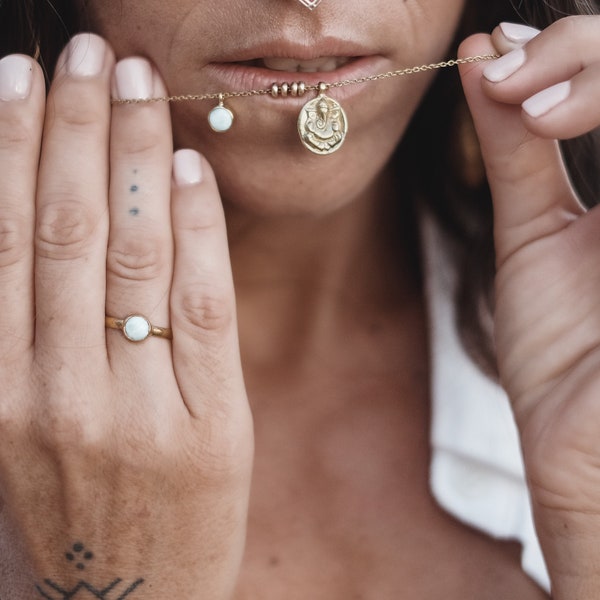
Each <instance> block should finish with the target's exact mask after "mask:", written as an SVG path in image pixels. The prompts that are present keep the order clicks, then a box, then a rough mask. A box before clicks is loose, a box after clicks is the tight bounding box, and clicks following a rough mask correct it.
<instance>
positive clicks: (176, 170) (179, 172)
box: [173, 150, 202, 187]
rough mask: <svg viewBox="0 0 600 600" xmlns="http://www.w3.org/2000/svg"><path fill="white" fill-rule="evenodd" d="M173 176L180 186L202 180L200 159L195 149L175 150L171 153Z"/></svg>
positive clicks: (194, 183)
mask: <svg viewBox="0 0 600 600" xmlns="http://www.w3.org/2000/svg"><path fill="white" fill-rule="evenodd" d="M173 178H174V179H175V183H176V184H177V185H178V186H180V187H185V186H188V185H196V184H198V183H200V182H201V181H202V161H201V160H200V155H199V154H198V152H196V151H195V150H177V152H175V154H174V155H173Z"/></svg>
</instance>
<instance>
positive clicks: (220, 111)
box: [112, 54, 499, 155]
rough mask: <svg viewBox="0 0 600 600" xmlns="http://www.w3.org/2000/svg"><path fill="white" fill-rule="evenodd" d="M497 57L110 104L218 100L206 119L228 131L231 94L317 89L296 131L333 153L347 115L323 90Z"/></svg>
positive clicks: (277, 94)
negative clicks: (328, 80) (323, 80)
mask: <svg viewBox="0 0 600 600" xmlns="http://www.w3.org/2000/svg"><path fill="white" fill-rule="evenodd" d="M495 58H499V55H498V54H481V55H478V56H467V57H465V58H454V59H451V60H445V61H442V62H437V63H431V64H427V65H420V66H417V67H407V68H404V69H397V70H396V71H386V72H385V73H379V74H377V75H365V76H364V77H357V78H356V79H343V80H341V81H335V82H333V83H329V84H327V83H319V84H316V85H306V84H305V83H304V82H302V81H298V82H293V83H274V84H273V85H272V86H271V87H269V88H263V89H258V90H244V91H239V92H216V93H214V92H213V93H208V94H185V95H177V96H161V97H158V98H124V99H113V100H112V104H116V105H120V104H147V103H149V102H183V101H190V100H197V101H201V100H217V102H218V105H217V106H215V107H214V108H213V109H212V110H211V111H210V113H209V115H208V122H209V125H210V127H211V128H212V130H213V131H216V132H218V133H221V132H224V131H227V130H229V129H230V128H231V126H232V125H233V120H234V115H233V112H232V111H231V110H230V109H229V108H227V107H226V106H225V101H226V100H229V99H230V98H250V97H252V96H267V95H270V96H273V97H274V98H287V97H301V96H304V94H305V93H306V92H318V95H317V97H316V98H313V99H312V100H309V101H308V102H307V103H306V104H305V105H304V106H303V107H302V108H301V109H300V114H299V116H298V134H299V136H300V140H301V141H302V143H303V144H304V146H305V147H306V148H307V149H308V150H310V151H311V152H314V153H315V154H321V155H325V154H332V153H333V152H335V151H336V150H339V148H340V147H341V146H342V144H343V143H344V140H345V139H346V134H347V133H348V118H347V116H346V113H345V112H344V109H343V108H342V107H341V106H340V104H339V103H338V102H337V101H336V100H334V99H333V98H330V97H329V96H327V95H326V94H325V92H326V91H328V90H332V89H335V88H341V87H345V86H347V85H356V84H359V83H370V82H373V81H379V80H382V79H390V78H392V77H401V76H404V75H412V74H413V73H423V72H425V71H434V70H435V69H443V68H446V67H455V66H458V65H464V64H469V63H475V62H481V61H484V60H493V59H495Z"/></svg>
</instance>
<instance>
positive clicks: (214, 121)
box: [208, 106, 233, 133]
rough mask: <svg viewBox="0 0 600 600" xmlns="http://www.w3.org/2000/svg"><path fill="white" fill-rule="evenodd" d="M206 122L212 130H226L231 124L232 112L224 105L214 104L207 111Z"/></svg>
mask: <svg viewBox="0 0 600 600" xmlns="http://www.w3.org/2000/svg"><path fill="white" fill-rule="evenodd" d="M208 123H209V125H210V126H211V128H212V130H213V131H218V132H219V133H220V132H222V131H227V130H228V129H231V125H232V124H233V113H232V112H231V111H230V110H229V109H228V108H225V107H224V106H215V108H213V109H212V110H211V111H210V112H209V113H208Z"/></svg>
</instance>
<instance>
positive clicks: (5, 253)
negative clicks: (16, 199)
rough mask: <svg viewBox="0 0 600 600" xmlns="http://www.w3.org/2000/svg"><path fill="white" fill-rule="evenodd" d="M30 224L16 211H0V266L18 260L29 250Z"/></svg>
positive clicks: (11, 263)
mask: <svg viewBox="0 0 600 600" xmlns="http://www.w3.org/2000/svg"><path fill="white" fill-rule="evenodd" d="M31 228H32V224H31V222H30V221H29V219H27V218H25V217H24V216H22V215H18V214H16V213H8V212H7V213H4V214H2V213H0V268H6V267H10V266H12V265H14V264H16V263H18V262H20V261H21V260H22V259H23V258H24V257H25V255H26V254H27V253H28V251H29V244H30V243H31V233H30V231H31Z"/></svg>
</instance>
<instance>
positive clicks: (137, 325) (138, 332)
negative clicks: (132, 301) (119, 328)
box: [123, 315, 152, 342]
mask: <svg viewBox="0 0 600 600" xmlns="http://www.w3.org/2000/svg"><path fill="white" fill-rule="evenodd" d="M151 331H152V326H151V325H150V321H148V319H146V318H145V317H142V316H141V315H131V316H130V317H127V318H126V319H125V322H124V323H123V333H124V334H125V337H126V338H127V339H128V340H130V341H132V342H143V341H144V340H145V339H146V338H147V337H148V336H149V335H150V333H151Z"/></svg>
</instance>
